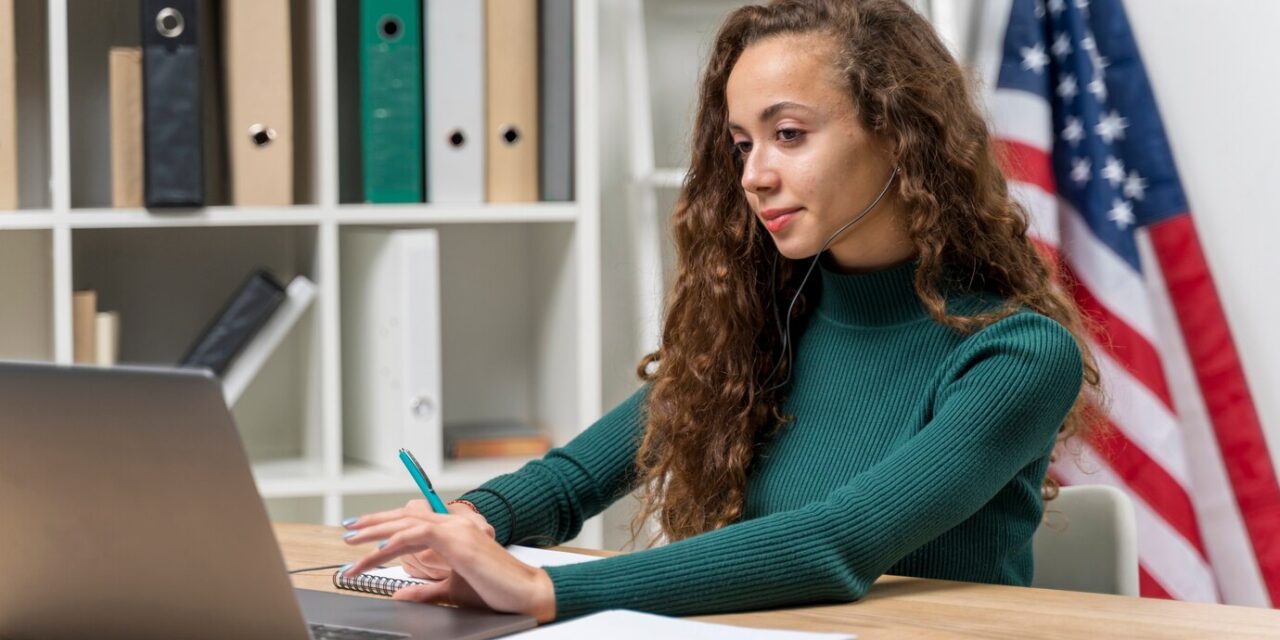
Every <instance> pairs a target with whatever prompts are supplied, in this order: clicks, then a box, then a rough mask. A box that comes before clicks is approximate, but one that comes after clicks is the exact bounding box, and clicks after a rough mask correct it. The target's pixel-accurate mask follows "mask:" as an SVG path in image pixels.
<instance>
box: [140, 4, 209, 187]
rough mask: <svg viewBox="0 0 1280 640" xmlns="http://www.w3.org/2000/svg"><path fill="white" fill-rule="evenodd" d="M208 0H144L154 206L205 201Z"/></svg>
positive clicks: (146, 127) (147, 145) (148, 167)
mask: <svg viewBox="0 0 1280 640" xmlns="http://www.w3.org/2000/svg"><path fill="white" fill-rule="evenodd" d="M201 2H202V0H142V4H141V15H142V31H141V33H142V103H143V107H142V108H143V148H144V156H145V161H144V162H145V183H146V184H145V187H144V201H145V203H146V206H148V207H199V206H203V205H204V202H205V184H204V173H205V166H204V156H205V149H204V145H203V127H202V123H203V113H202V102H203V101H204V95H203V92H202V91H201V87H202V84H203V83H202V82H201V76H202V73H201V55H202V54H201V38H200V31H201V22H202V20H201V14H200V11H201V8H202V7H201V6H200V5H201Z"/></svg>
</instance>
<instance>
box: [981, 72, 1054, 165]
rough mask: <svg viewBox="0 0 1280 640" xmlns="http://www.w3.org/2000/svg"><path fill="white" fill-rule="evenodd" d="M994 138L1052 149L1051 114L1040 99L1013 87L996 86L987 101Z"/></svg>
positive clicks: (1046, 104)
mask: <svg viewBox="0 0 1280 640" xmlns="http://www.w3.org/2000/svg"><path fill="white" fill-rule="evenodd" d="M991 116H992V117H993V118H995V120H994V122H992V130H993V131H994V132H995V135H996V137H997V138H1003V139H1005V140H1012V141H1014V142H1020V143H1022V144H1025V145H1027V146H1030V147H1033V148H1035V149H1039V150H1041V151H1045V152H1046V153H1047V152H1048V150H1049V149H1052V148H1053V114H1052V113H1050V111H1049V103H1047V102H1045V101H1044V98H1042V97H1040V96H1038V95H1036V94H1034V93H1030V92H1027V91H1019V90H1017V89H1003V88H1002V89H996V91H995V94H994V95H993V99H992V101H991Z"/></svg>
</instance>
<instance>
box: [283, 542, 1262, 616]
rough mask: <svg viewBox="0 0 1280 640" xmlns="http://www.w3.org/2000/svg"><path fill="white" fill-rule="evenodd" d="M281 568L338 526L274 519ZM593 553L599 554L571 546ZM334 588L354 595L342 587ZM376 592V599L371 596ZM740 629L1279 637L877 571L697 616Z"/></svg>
mask: <svg viewBox="0 0 1280 640" xmlns="http://www.w3.org/2000/svg"><path fill="white" fill-rule="evenodd" d="M275 529H276V538H277V539H278V540H279V541H280V546H281V548H282V549H283V551H284V557H285V561H286V562H287V563H288V565H289V569H291V570H292V569H300V568H303V567H312V566H320V565H328V564H339V563H343V562H348V561H350V560H351V559H353V558H355V557H358V553H363V552H364V549H368V548H369V547H363V548H362V549H361V550H360V551H359V552H357V551H356V550H353V549H352V548H350V547H348V546H347V545H346V544H345V543H343V542H342V539H341V531H342V530H341V529H340V528H338V527H323V526H319V525H304V524H277V525H276V526H275ZM575 551H582V552H586V553H594V554H598V555H612V553H610V552H607V551H589V550H581V549H575ZM332 575H333V570H331V569H330V570H327V571H317V572H314V573H307V574H295V575H294V576H293V584H294V586H297V587H303V588H306V589H319V590H322V591H334V590H335V589H334V588H333V585H332V583H331V582H330V579H331V577H332ZM342 593H353V592H350V591H343V592H342ZM370 597H377V596H370ZM696 619H698V620H706V621H710V622H720V623H727V624H736V625H741V626H745V627H766V628H779V629H800V630H806V631H844V632H849V633H856V634H858V637H859V639H860V640H879V639H882V638H895V639H900V638H929V639H933V638H974V637H977V638H1010V639H1013V638H1019V639H1020V638H1062V639H1063V640H1083V639H1089V638H1152V639H1156V638H1159V639H1161V640H1163V639H1166V638H1195V639H1196V640H1203V639H1204V638H1272V639H1276V638H1280V611H1276V610H1271V609H1256V608H1252V607H1232V606H1226V605H1210V604H1193V603H1185V602H1170V601H1167V600H1154V599H1149V598H1125V597H1120V596H1105V595H1098V594H1092V593H1076V592H1071V591H1053V590H1049V589H1028V588H1023V587H1006V586H1000V585H989V584H973V583H968V582H949V581H945V580H923V579H920V578H903V577H898V576H884V577H882V578H880V580H878V581H876V584H875V586H874V587H872V589H871V591H870V593H868V594H867V596H866V597H865V598H863V599H862V600H859V601H858V602H854V603H849V604H839V605H828V606H820V607H804V608H795V609H777V610H772V611H761V612H755V613H739V614H732V615H717V616H702V617H699V618H696Z"/></svg>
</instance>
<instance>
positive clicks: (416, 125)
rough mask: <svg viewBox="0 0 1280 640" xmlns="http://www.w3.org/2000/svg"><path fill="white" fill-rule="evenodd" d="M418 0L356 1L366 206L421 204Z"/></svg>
mask: <svg viewBox="0 0 1280 640" xmlns="http://www.w3.org/2000/svg"><path fill="white" fill-rule="evenodd" d="M421 6H422V5H421V0H361V1H360V131H361V149H360V152H361V161H362V164H363V167H364V171H363V174H364V199H365V201H366V202H422V193H423V184H422V181H423V175H424V174H423V166H422V164H423V160H422V158H423V156H422V13H421V11H422V8H421Z"/></svg>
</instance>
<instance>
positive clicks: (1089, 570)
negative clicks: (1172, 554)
mask: <svg viewBox="0 0 1280 640" xmlns="http://www.w3.org/2000/svg"><path fill="white" fill-rule="evenodd" d="M1032 547H1033V551H1032V555H1033V556H1034V558H1035V577H1034V579H1033V580H1032V582H1031V586H1033V587H1040V588H1044V589H1064V590H1068V591H1089V592H1093V593H1109V594H1115V595H1123V596H1135V597H1136V596H1137V595H1138V535H1137V530H1136V525H1135V523H1134V511H1133V503H1131V502H1130V501H1129V496H1127V495H1125V494H1124V492H1122V491H1120V490H1119V489H1116V488H1115V487H1110V486H1105V485H1080V486H1072V487H1063V488H1062V490H1061V492H1060V493H1059V494H1058V497H1057V498H1056V499H1054V500H1051V501H1050V502H1048V503H1047V504H1046V505H1045V520H1044V522H1041V523H1040V527H1039V528H1038V529H1036V533H1035V536H1034V537H1033V538H1032Z"/></svg>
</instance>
